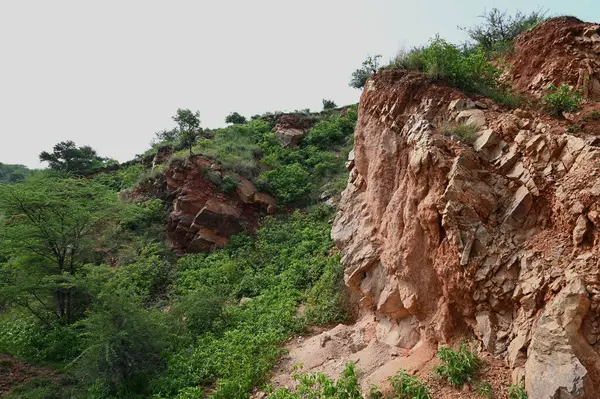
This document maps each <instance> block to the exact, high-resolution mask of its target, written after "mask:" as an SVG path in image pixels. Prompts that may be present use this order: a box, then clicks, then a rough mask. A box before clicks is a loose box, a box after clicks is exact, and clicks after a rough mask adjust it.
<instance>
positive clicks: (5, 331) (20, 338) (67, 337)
mask: <svg viewBox="0 0 600 399" xmlns="http://www.w3.org/2000/svg"><path fill="white" fill-rule="evenodd" d="M78 349H79V341H78V339H77V334H76V332H75V330H74V329H73V328H72V327H68V326H62V325H59V324H58V323H52V324H50V325H46V324H43V323H41V322H40V321H39V320H36V319H35V318H34V317H32V316H28V315H25V314H19V313H14V314H5V315H2V318H1V319H0V353H6V354H9V355H11V356H13V357H16V358H19V359H24V360H27V361H31V362H46V363H48V362H49V363H57V364H60V363H64V362H66V361H70V360H72V359H73V358H75V357H76V356H77V352H78Z"/></svg>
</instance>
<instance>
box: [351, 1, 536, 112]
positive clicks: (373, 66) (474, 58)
mask: <svg viewBox="0 0 600 399" xmlns="http://www.w3.org/2000/svg"><path fill="white" fill-rule="evenodd" d="M481 18H482V19H483V20H484V22H483V23H482V24H480V25H476V26H474V27H470V28H461V29H463V30H465V31H466V32H467V33H468V35H469V38H470V39H471V41H469V42H467V43H464V44H462V45H456V44H452V43H449V42H448V41H446V40H444V39H443V38H441V37H440V36H439V35H436V36H435V37H434V38H433V39H432V40H431V41H430V42H429V43H428V44H427V45H425V46H419V47H413V48H411V49H409V50H401V51H400V52H399V53H398V54H397V55H396V57H394V58H393V59H392V60H390V62H389V64H388V65H387V68H399V69H404V70H414V71H420V72H424V73H426V74H427V75H429V76H430V77H431V78H432V79H436V80H442V81H445V82H446V83H448V84H449V85H451V86H454V87H457V88H459V89H461V90H464V91H466V92H471V93H476V94H481V95H483V96H486V97H489V98H491V99H493V100H494V101H497V102H499V103H502V104H504V105H506V106H508V107H511V108H516V107H518V106H520V105H521V104H522V103H523V101H524V99H523V98H521V97H520V96H518V95H515V94H514V93H513V92H512V91H511V90H510V88H509V87H507V86H506V85H504V84H503V83H501V81H500V79H499V78H500V75H501V74H502V70H501V69H500V67H499V66H500V65H502V64H503V63H504V60H503V57H504V56H505V55H506V54H507V53H508V52H510V51H511V50H512V45H513V41H514V40H515V38H516V37H517V36H518V35H519V34H521V33H523V32H525V31H527V30H529V29H531V28H533V27H535V26H536V25H537V24H539V23H541V22H543V21H544V20H545V12H544V11H534V12H532V13H530V14H523V13H521V12H517V13H516V14H514V15H509V14H508V13H507V12H505V11H500V10H499V9H497V8H493V9H492V10H491V11H488V12H485V13H484V14H483V15H481ZM379 57H380V56H375V57H371V56H369V57H367V59H366V60H365V61H364V62H363V65H362V67H361V68H359V69H357V70H356V71H354V72H353V73H352V76H351V79H350V86H351V87H354V88H358V89H361V88H363V87H364V86H365V84H366V81H367V80H368V79H369V78H370V77H371V76H372V75H373V74H375V73H376V72H377V71H378V70H379V63H378V58H379Z"/></svg>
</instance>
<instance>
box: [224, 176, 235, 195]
mask: <svg viewBox="0 0 600 399" xmlns="http://www.w3.org/2000/svg"><path fill="white" fill-rule="evenodd" d="M237 186H238V182H237V181H236V180H235V179H234V178H233V177H231V176H229V175H227V176H225V177H223V181H222V182H221V191H223V192H224V193H226V194H227V193H230V192H232V191H234V190H235V189H236V187H237Z"/></svg>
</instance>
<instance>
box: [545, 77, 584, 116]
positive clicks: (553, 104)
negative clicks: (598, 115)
mask: <svg viewBox="0 0 600 399" xmlns="http://www.w3.org/2000/svg"><path fill="white" fill-rule="evenodd" d="M543 103H544V106H545V107H546V109H547V110H548V112H549V113H550V114H551V115H553V116H562V114H563V112H575V111H577V110H578V109H579V108H580V107H579V105H580V104H581V93H579V92H578V91H577V90H575V89H571V88H570V87H569V86H568V85H566V84H562V85H560V86H559V87H556V86H554V85H551V86H550V87H548V94H547V95H546V96H544V98H543Z"/></svg>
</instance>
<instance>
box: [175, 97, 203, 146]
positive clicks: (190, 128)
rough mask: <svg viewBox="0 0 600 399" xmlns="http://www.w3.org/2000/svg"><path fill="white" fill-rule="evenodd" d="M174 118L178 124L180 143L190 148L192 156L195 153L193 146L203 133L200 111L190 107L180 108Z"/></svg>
mask: <svg viewBox="0 0 600 399" xmlns="http://www.w3.org/2000/svg"><path fill="white" fill-rule="evenodd" d="M173 120H174V121H175V122H177V125H178V128H177V138H178V140H179V143H180V145H181V146H182V147H184V148H187V149H189V150H190V156H191V155H193V153H192V147H193V146H194V144H196V140H198V137H200V135H201V134H202V128H200V111H196V112H195V113H194V112H192V111H190V110H189V109H181V108H179V109H177V113H176V114H175V116H174V117H173Z"/></svg>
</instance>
